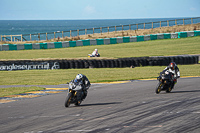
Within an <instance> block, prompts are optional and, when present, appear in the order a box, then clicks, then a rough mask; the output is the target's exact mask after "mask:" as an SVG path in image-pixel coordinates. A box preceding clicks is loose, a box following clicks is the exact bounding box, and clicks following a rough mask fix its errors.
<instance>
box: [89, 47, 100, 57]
mask: <svg viewBox="0 0 200 133" xmlns="http://www.w3.org/2000/svg"><path fill="white" fill-rule="evenodd" d="M88 55H89V56H90V57H100V54H99V53H98V49H95V50H94V51H93V52H92V54H88Z"/></svg>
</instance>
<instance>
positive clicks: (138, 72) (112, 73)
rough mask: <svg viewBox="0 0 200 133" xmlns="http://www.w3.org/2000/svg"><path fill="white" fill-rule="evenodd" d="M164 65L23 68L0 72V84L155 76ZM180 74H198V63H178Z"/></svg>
mask: <svg viewBox="0 0 200 133" xmlns="http://www.w3.org/2000/svg"><path fill="white" fill-rule="evenodd" d="M165 67H166V66H146V67H135V68H98V69H97V68H94V69H59V70H24V71H2V72H0V79H1V82H0V85H58V84H65V83H67V82H69V81H70V80H72V79H74V78H75V76H76V74H78V73H82V74H84V75H86V76H87V77H88V78H89V80H90V81H91V82H92V83H96V82H105V81H122V80H135V79H148V78H156V77H157V76H158V73H159V72H161V71H162V70H163V69H164V68H165ZM178 67H179V69H180V73H181V76H200V64H195V65H178Z"/></svg>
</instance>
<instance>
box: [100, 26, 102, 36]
mask: <svg viewBox="0 0 200 133" xmlns="http://www.w3.org/2000/svg"><path fill="white" fill-rule="evenodd" d="M100 32H101V35H102V27H100Z"/></svg>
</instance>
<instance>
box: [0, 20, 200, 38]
mask: <svg viewBox="0 0 200 133" xmlns="http://www.w3.org/2000/svg"><path fill="white" fill-rule="evenodd" d="M175 19H177V20H178V21H177V24H183V20H182V19H183V18H146V19H96V20H0V35H23V37H24V39H25V40H30V34H31V36H32V37H31V39H32V40H38V39H41V40H42V39H43V40H45V39H46V33H48V39H52V38H54V37H56V38H57V37H62V31H64V32H63V33H64V36H70V32H69V31H70V30H71V31H72V32H71V36H77V34H79V35H81V34H85V32H87V34H92V33H93V32H94V33H100V32H101V31H100V27H102V32H108V30H109V31H110V32H111V31H114V30H122V25H123V30H127V29H129V28H131V29H132V30H135V29H136V28H137V27H136V25H135V24H139V25H138V28H139V29H143V28H144V23H147V24H146V25H145V28H146V29H149V28H152V22H158V23H154V28H155V27H159V26H160V23H159V22H160V21H162V26H167V22H166V21H167V20H172V21H169V25H170V26H172V25H175V21H174V20H175ZM199 22H200V18H197V19H193V23H199ZM184 23H185V24H191V19H190V18H186V20H185V22H184ZM130 24H131V27H129V25H130ZM115 26H116V27H117V28H116V29H115ZM107 27H110V28H109V29H108V28H107ZM93 28H94V29H95V30H93ZM85 29H88V30H87V31H85ZM77 30H79V31H78V32H77ZM54 32H56V36H55V35H54ZM39 33H40V35H39V36H40V37H39V38H38V34H39ZM19 39H20V38H19ZM4 40H5V38H4Z"/></svg>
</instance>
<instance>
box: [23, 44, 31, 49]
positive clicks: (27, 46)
mask: <svg viewBox="0 0 200 133" xmlns="http://www.w3.org/2000/svg"><path fill="white" fill-rule="evenodd" d="M24 49H26V50H29V49H33V48H32V43H27V44H24Z"/></svg>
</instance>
